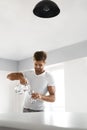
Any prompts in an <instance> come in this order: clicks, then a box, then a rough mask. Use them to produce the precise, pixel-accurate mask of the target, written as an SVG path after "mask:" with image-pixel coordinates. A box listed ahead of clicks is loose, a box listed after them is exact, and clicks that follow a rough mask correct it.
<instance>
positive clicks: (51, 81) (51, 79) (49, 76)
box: [47, 73, 55, 86]
mask: <svg viewBox="0 0 87 130" xmlns="http://www.w3.org/2000/svg"><path fill="white" fill-rule="evenodd" d="M47 82H48V86H55V80H54V77H53V75H52V74H51V73H48V74H47Z"/></svg>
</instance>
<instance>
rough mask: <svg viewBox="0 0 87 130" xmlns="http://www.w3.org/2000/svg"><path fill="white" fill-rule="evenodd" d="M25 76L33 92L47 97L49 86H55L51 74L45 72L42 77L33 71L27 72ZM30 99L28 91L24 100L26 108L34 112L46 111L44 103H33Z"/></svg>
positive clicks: (39, 101) (37, 101) (38, 101)
mask: <svg viewBox="0 0 87 130" xmlns="http://www.w3.org/2000/svg"><path fill="white" fill-rule="evenodd" d="M24 75H25V77H26V78H27V80H28V82H29V84H30V86H31V88H32V90H33V91H34V92H37V93H40V94H42V95H46V93H47V92H48V91H47V87H48V86H55V84H54V79H53V77H52V75H51V74H50V73H49V72H46V71H45V72H44V73H42V74H40V75H36V74H35V72H34V71H33V70H32V71H28V72H25V73H24ZM29 99H30V97H29V93H28V92H27V91H26V92H25V98H24V108H29V109H33V110H44V101H42V100H39V99H38V100H36V102H34V103H31V102H30V100H29Z"/></svg>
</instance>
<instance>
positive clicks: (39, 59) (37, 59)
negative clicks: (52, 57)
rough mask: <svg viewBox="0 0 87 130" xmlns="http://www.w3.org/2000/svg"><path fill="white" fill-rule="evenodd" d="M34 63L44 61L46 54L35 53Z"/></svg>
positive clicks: (43, 52)
mask: <svg viewBox="0 0 87 130" xmlns="http://www.w3.org/2000/svg"><path fill="white" fill-rule="evenodd" d="M33 58H34V60H36V61H41V60H43V61H45V60H46V59H47V53H46V52H45V51H36V52H35V53H34V56H33Z"/></svg>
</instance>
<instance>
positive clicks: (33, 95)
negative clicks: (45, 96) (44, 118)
mask: <svg viewBox="0 0 87 130" xmlns="http://www.w3.org/2000/svg"><path fill="white" fill-rule="evenodd" d="M32 98H34V99H41V94H39V93H32Z"/></svg>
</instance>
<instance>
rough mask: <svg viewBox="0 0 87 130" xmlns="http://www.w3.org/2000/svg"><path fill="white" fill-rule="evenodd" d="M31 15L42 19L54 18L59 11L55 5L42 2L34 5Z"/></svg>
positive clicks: (45, 0) (48, 0)
mask: <svg viewBox="0 0 87 130" xmlns="http://www.w3.org/2000/svg"><path fill="white" fill-rule="evenodd" d="M33 13H34V14H35V15H36V16H38V17H42V18H51V17H55V16H57V15H58V14H59V13H60V9H59V7H58V6H57V4H56V3H54V2H53V1H51V0H42V1H40V2H39V3H37V4H36V6H35V7H34V9H33Z"/></svg>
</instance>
